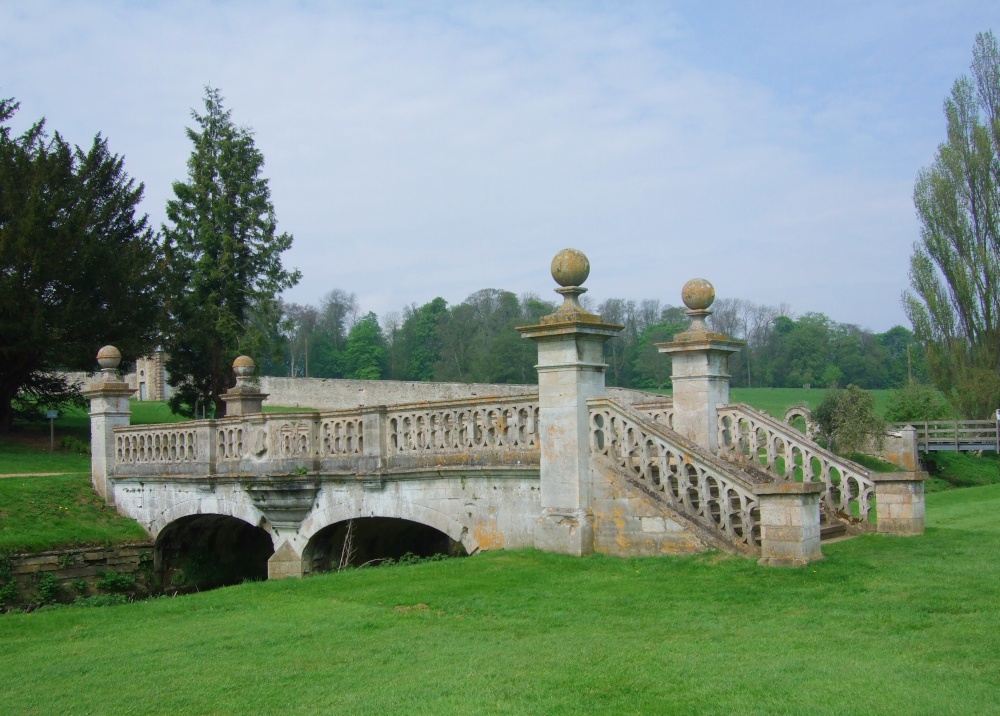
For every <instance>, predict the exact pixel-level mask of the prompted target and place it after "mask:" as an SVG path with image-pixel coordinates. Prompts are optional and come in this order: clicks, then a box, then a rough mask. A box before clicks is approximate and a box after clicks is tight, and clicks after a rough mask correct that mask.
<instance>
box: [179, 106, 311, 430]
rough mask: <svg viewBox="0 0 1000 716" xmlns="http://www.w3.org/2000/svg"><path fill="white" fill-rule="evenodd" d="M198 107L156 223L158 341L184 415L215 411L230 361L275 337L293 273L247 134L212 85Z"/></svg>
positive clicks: (229, 379) (219, 409)
mask: <svg viewBox="0 0 1000 716" xmlns="http://www.w3.org/2000/svg"><path fill="white" fill-rule="evenodd" d="M204 107H205V109H204V113H203V114H198V113H197V112H196V111H194V110H192V112H191V116H192V117H193V119H194V121H195V123H196V125H197V126H196V128H194V129H191V128H189V129H188V130H187V136H188V139H190V140H191V143H192V144H193V145H194V149H193V151H192V153H191V157H190V159H188V176H187V181H184V182H175V183H174V185H173V191H174V197H175V198H174V199H171V200H170V201H168V202H167V219H168V222H169V224H165V225H164V226H163V235H164V249H165V252H166V257H167V262H168V266H169V268H170V295H169V299H168V304H167V308H168V310H169V313H170V317H171V319H172V324H171V325H172V327H171V331H170V332H169V334H168V336H167V338H166V341H165V343H166V345H165V347H166V349H167V352H168V356H169V357H168V359H167V372H168V374H169V377H170V383H171V385H173V386H175V391H174V394H173V396H172V397H171V400H170V404H171V407H172V408H173V409H174V410H175V411H181V412H183V413H186V414H188V415H191V414H192V413H194V411H195V409H196V407H197V406H198V405H202V406H207V405H209V404H212V405H214V407H215V415H216V416H217V417H219V416H222V415H225V403H224V401H222V400H221V399H220V397H219V396H220V395H221V394H222V393H224V392H226V391H227V390H228V389H229V388H231V387H232V386H233V385H234V384H235V379H234V377H233V373H232V363H233V360H234V359H235V358H236V356H237V355H240V354H241V353H243V354H248V355H251V356H253V355H254V354H255V353H260V352H261V350H262V348H263V344H264V343H265V342H266V341H267V340H268V337H269V336H272V335H276V334H277V332H278V331H277V323H278V321H279V320H280V311H279V310H278V306H277V296H278V294H279V293H280V292H281V291H282V290H284V289H286V288H289V287H291V286H293V285H295V284H296V283H297V282H298V280H299V277H300V273H299V272H298V271H288V270H286V269H285V268H284V267H283V266H282V263H281V253H282V252H283V251H285V250H287V249H288V248H289V247H290V246H291V245H292V236H291V235H290V234H287V233H280V234H279V233H278V232H277V221H276V219H275V214H274V206H273V205H272V203H271V193H270V189H269V188H268V181H267V179H266V178H265V177H264V176H263V174H262V171H263V168H264V157H263V155H262V154H261V153H260V151H259V150H258V149H257V147H256V146H255V145H254V140H253V132H252V131H251V130H250V129H249V128H246V127H238V126H236V125H235V124H234V123H233V121H232V117H231V113H230V111H229V110H226V109H224V108H223V104H222V96H221V95H220V93H219V90H218V89H215V88H212V87H206V88H205V100H204Z"/></svg>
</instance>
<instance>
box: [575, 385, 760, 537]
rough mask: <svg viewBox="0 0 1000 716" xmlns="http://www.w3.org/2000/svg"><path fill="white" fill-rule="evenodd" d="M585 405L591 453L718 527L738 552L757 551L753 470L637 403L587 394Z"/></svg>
mask: <svg viewBox="0 0 1000 716" xmlns="http://www.w3.org/2000/svg"><path fill="white" fill-rule="evenodd" d="M588 406H589V407H590V450H591V453H592V454H594V455H598V456H600V457H602V458H603V459H604V461H605V462H606V463H608V464H610V465H611V466H612V467H614V468H615V469H617V470H619V471H621V472H623V473H625V474H626V475H628V476H629V477H630V478H632V480H634V481H635V482H637V483H638V484H640V485H641V486H642V487H643V488H644V489H645V490H647V491H649V492H651V493H654V494H658V495H659V496H660V497H661V498H662V499H663V500H664V501H666V502H667V503H668V504H669V505H670V506H671V507H672V508H673V509H674V510H676V511H677V512H678V513H680V514H682V515H685V516H686V517H688V518H690V519H691V520H693V521H694V522H696V523H697V524H700V525H701V526H703V527H707V528H709V529H710V530H716V531H720V532H721V533H722V534H724V535H725V536H726V538H727V539H728V541H729V542H730V543H731V544H733V545H734V546H736V547H737V548H738V549H740V551H743V552H746V553H757V552H759V550H760V525H759V519H760V506H759V504H758V500H757V497H756V495H755V490H756V488H757V486H758V482H759V480H758V479H757V478H756V477H755V476H754V475H752V474H750V473H748V472H746V471H743V470H741V469H739V468H738V467H737V466H734V465H731V464H729V463H726V462H723V461H721V460H719V459H718V458H716V457H714V456H712V455H710V454H708V453H706V452H705V451H703V450H701V449H699V448H698V446H697V445H695V444H694V443H692V442H691V441H689V440H688V439H686V438H684V437H683V436H682V435H680V434H678V433H675V432H673V431H672V430H670V429H669V428H668V427H666V425H664V424H663V423H662V422H655V421H654V419H653V417H652V416H651V415H649V413H648V412H647V410H646V409H644V408H643V407H641V406H633V410H629V409H628V408H626V407H625V406H622V405H619V404H617V403H616V402H615V401H613V400H610V399H608V398H596V399H591V400H589V401H588ZM647 407H648V406H647ZM640 410H641V411H642V413H645V414H642V413H640V412H639V411H640ZM661 415H662V413H661Z"/></svg>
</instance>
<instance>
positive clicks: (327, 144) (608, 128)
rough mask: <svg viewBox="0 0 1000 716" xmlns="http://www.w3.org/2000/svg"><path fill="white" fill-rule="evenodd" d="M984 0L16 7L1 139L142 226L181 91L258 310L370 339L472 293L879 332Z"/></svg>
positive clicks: (181, 173)
mask: <svg viewBox="0 0 1000 716" xmlns="http://www.w3.org/2000/svg"><path fill="white" fill-rule="evenodd" d="M998 20H1000V9H998V7H997V4H996V2H995V0H992V1H983V2H979V1H971V0H969V1H964V0H949V1H947V2H895V1H893V2H877V1H876V2H872V1H868V2H851V1H844V2H801V0H800V1H797V2H784V1H781V2H779V1H769V0H758V1H756V2H723V1H719V2H713V1H710V0H699V1H695V0H691V1H689V2H669V1H667V0H663V1H661V2H624V1H619V2H606V3H601V2H582V1H580V2H514V1H504V2H499V1H491V2H486V1H483V2H475V1H467V2H403V1H399V2H366V3H361V2H305V1H299V2H271V3H264V2H251V1H246V0H244V1H241V2H235V1H234V2H224V1H218V2H185V1H183V0H169V1H168V0H164V1H155V0H146V1H142V2H140V1H137V0H132V1H125V0H123V1H121V2H111V1H106V2H97V1H94V2H45V1H44V0H34V1H33V2H30V3H29V2H20V1H13V0H0V38H2V41H0V97H14V98H15V99H17V100H18V101H19V102H20V103H21V109H20V112H19V114H18V115H17V117H16V118H15V120H14V122H13V126H14V127H15V129H18V130H20V129H23V128H24V127H26V126H27V125H28V124H30V123H31V122H33V121H35V120H37V119H38V118H40V117H45V119H46V122H47V126H48V128H49V129H50V131H56V130H58V131H59V132H60V133H61V134H62V135H63V136H64V137H65V138H67V139H68V140H69V141H71V142H73V143H76V144H81V145H84V146H87V145H89V144H90V142H91V141H92V139H93V137H94V135H95V134H97V133H98V132H99V133H101V134H102V135H103V136H104V137H106V138H107V140H108V142H109V145H110V147H111V150H112V151H113V152H115V153H118V154H121V155H123V156H124V157H125V167H126V170H127V171H128V173H129V174H130V176H132V177H134V178H135V179H136V180H138V181H141V182H143V183H144V184H145V198H144V201H143V211H145V212H147V213H148V214H149V217H150V221H151V222H152V224H153V225H154V226H156V227H159V226H160V225H161V223H162V222H164V221H165V220H166V217H165V211H164V208H165V205H166V202H167V200H168V199H170V198H171V197H172V196H173V194H172V184H173V182H175V181H182V180H184V179H185V178H186V172H187V166H186V162H187V160H188V157H189V156H190V153H191V148H192V147H191V143H190V141H189V140H188V139H187V137H186V134H185V128H186V127H191V126H193V120H192V118H191V111H192V109H198V110H200V109H202V102H203V96H204V88H205V86H206V85H211V86H213V87H217V88H219V90H220V91H221V93H222V95H223V97H224V103H225V106H226V108H228V109H230V110H231V111H232V117H233V120H234V121H235V122H236V123H237V124H239V125H241V126H247V127H250V128H252V130H253V132H254V138H255V141H256V144H257V147H258V149H260V151H261V152H262V153H263V155H264V158H265V168H264V174H265V175H266V176H267V177H268V178H269V180H270V189H271V198H272V201H273V203H274V207H275V212H276V215H277V219H278V228H279V230H281V231H287V232H289V233H291V234H292V235H293V236H294V243H293V246H292V248H291V249H290V250H289V251H288V252H286V253H285V254H284V256H283V260H284V263H285V266H286V267H290V268H298V269H300V270H301V272H302V280H301V281H300V283H299V284H298V285H297V286H296V287H294V288H293V289H290V290H289V291H287V292H286V293H285V298H286V299H287V300H289V301H294V302H298V303H311V304H318V303H319V302H320V301H321V300H322V297H323V296H324V295H325V294H326V293H327V292H328V291H330V290H332V289H342V290H345V291H348V292H354V293H356V294H357V297H358V301H359V303H360V305H361V307H362V309H363V311H369V310H370V311H375V312H376V313H377V314H379V315H385V314H386V313H387V312H391V311H400V310H402V309H403V307H404V306H407V305H410V304H417V305H420V304H423V303H426V302H427V301H429V300H431V299H433V298H434V297H435V296H441V297H443V298H445V299H446V300H447V301H448V302H449V304H454V303H459V302H461V301H462V300H463V299H464V298H465V297H466V296H468V295H469V294H470V293H472V292H474V291H476V290H479V289H482V288H500V289H506V290H510V291H513V292H515V293H517V294H522V293H525V292H532V293H535V294H538V295H540V296H542V297H543V298H548V299H551V300H557V299H558V296H556V294H554V293H551V292H550V289H552V288H554V287H555V283H554V282H553V280H552V278H551V276H550V274H549V265H550V262H551V259H552V257H553V256H554V255H555V254H556V253H557V252H558V251H559V250H561V249H563V248H567V247H572V248H577V249H580V250H582V251H583V252H584V253H586V254H587V256H588V257H589V259H590V263H591V272H590V278H589V280H588V281H587V282H586V286H587V287H588V288H589V290H590V293H589V294H588V295H589V296H590V297H592V298H593V300H595V301H596V302H600V301H601V300H604V299H606V298H610V297H620V298H626V299H636V300H640V299H646V298H654V299H659V300H660V301H662V302H663V303H665V304H671V305H679V304H680V291H681V286H682V285H683V284H684V282H685V281H686V280H688V279H689V278H693V277H703V278H707V279H708V280H710V281H711V282H712V283H713V284H714V285H715V288H716V293H717V295H718V296H720V297H729V298H743V299H748V300H752V301H755V302H757V303H765V304H771V305H778V304H782V303H784V304H788V305H789V306H790V307H791V308H792V310H793V311H794V312H795V313H797V314H802V313H805V312H807V311H817V312H823V313H825V314H827V315H828V316H830V317H831V318H832V319H833V320H835V321H838V322H842V323H854V324H858V325H860V326H862V327H865V328H868V329H871V330H875V331H884V330H886V329H888V328H890V327H891V326H893V325H896V324H902V325H907V326H908V325H909V324H908V322H907V320H906V317H905V314H904V313H903V310H902V306H901V303H900V296H901V294H902V292H903V291H904V290H905V289H906V287H907V285H908V279H907V272H908V268H909V257H910V254H911V251H912V246H913V243H914V241H916V240H918V239H919V224H918V221H917V218H916V214H915V211H914V208H913V201H912V194H913V184H914V181H915V179H916V177H917V174H918V172H919V171H920V169H921V168H922V167H925V166H928V165H929V164H930V163H931V162H932V161H933V159H934V154H935V151H936V148H937V146H938V144H939V143H940V142H941V141H942V140H943V139H944V136H945V130H944V116H943V113H942V103H943V101H944V99H945V97H946V96H947V95H948V93H949V91H950V89H951V86H952V84H953V83H954V81H955V80H956V79H957V78H958V77H959V76H961V75H962V74H967V73H968V71H969V65H970V63H971V60H972V46H973V43H974V41H975V36H976V33H977V32H981V31H985V30H991V29H992V30H993V31H994V32H1000V21H998Z"/></svg>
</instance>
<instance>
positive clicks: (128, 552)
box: [0, 542, 153, 608]
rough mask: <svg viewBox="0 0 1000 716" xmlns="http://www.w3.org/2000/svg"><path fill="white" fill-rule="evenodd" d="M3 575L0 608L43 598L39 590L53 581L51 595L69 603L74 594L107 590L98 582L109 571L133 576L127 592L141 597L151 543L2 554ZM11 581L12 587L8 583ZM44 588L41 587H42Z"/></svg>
mask: <svg viewBox="0 0 1000 716" xmlns="http://www.w3.org/2000/svg"><path fill="white" fill-rule="evenodd" d="M0 559H3V560H4V562H5V564H4V565H3V570H2V572H3V576H2V577H0V582H2V583H0V589H2V590H3V591H4V592H6V594H5V595H4V596H5V598H4V603H3V605H2V606H3V607H6V608H10V607H15V606H31V605H36V604H39V603H41V602H42V601H44V595H43V594H42V593H41V592H40V591H39V588H40V587H42V585H43V584H45V582H49V583H50V584H54V589H53V591H52V594H51V597H52V598H53V599H54V600H55V601H58V602H72V601H73V600H74V599H76V598H77V597H82V596H93V595H95V594H101V593H108V590H101V589H99V587H98V582H100V580H101V578H102V577H104V576H106V575H107V574H108V573H110V572H114V573H116V574H118V575H126V579H129V578H134V580H135V584H134V587H133V588H131V589H129V590H128V591H129V593H131V594H133V595H136V596H144V595H146V594H148V593H149V591H150V588H151V584H150V581H149V579H150V575H151V574H152V567H153V543H152V542H139V543H133V544H125V545H118V546H116V547H76V548H73V549H62V550H50V551H46V552H33V553H25V554H13V555H9V556H6V557H2V558H0ZM12 582H13V585H14V586H13V588H11V587H10V586H9V585H10V584H11V583H12ZM43 590H44V587H43Z"/></svg>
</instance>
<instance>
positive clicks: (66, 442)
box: [59, 435, 90, 455]
mask: <svg viewBox="0 0 1000 716" xmlns="http://www.w3.org/2000/svg"><path fill="white" fill-rule="evenodd" d="M59 447H61V448H62V449H63V450H66V451H68V452H75V453H79V454H80V455H89V454H90V445H89V444H88V443H85V442H84V441H83V440H80V439H79V438H74V437H72V436H70V435H67V436H66V437H64V438H63V439H62V440H60V441H59Z"/></svg>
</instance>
